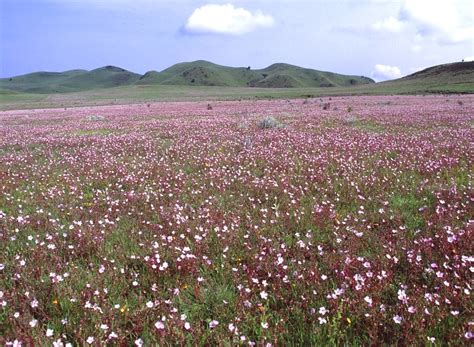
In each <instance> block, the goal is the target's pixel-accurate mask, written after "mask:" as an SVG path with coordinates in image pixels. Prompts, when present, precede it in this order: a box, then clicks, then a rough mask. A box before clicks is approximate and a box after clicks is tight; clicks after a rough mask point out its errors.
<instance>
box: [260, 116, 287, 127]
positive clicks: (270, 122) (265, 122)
mask: <svg viewBox="0 0 474 347" xmlns="http://www.w3.org/2000/svg"><path fill="white" fill-rule="evenodd" d="M258 127H259V128H260V129H275V128H282V127H283V125H282V124H281V123H280V122H279V121H277V120H276V119H275V118H273V117H267V118H265V119H262V120H261V121H260V122H258Z"/></svg>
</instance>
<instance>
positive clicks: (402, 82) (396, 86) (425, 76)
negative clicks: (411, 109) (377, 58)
mask: <svg viewBox="0 0 474 347" xmlns="http://www.w3.org/2000/svg"><path fill="white" fill-rule="evenodd" d="M375 87H376V91H381V92H382V91H389V90H390V91H393V92H394V93H397V94H398V93H414V92H416V93H474V62H472V61H471V62H462V63H450V64H442V65H436V66H432V67H429V68H427V69H424V70H421V71H418V72H415V73H413V74H411V75H408V76H405V77H402V78H399V79H396V80H391V81H386V82H381V83H377V84H376V85H375Z"/></svg>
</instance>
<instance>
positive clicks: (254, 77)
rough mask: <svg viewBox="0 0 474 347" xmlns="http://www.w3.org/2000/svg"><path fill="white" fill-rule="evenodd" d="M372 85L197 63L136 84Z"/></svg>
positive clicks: (284, 67) (294, 70)
mask: <svg viewBox="0 0 474 347" xmlns="http://www.w3.org/2000/svg"><path fill="white" fill-rule="evenodd" d="M373 82H374V81H373V80H371V79H370V78H367V77H360V76H347V75H341V74H336V73H332V72H325V71H318V70H313V69H305V68H301V67H299V66H294V65H290V64H282V63H279V64H273V65H270V66H269V67H267V68H265V69H258V70H252V69H250V67H228V66H223V65H217V64H214V63H211V62H208V61H204V60H198V61H194V62H190V63H180V64H176V65H173V66H171V67H169V68H167V69H166V70H163V71H162V72H156V71H150V72H147V73H146V74H145V75H144V76H142V77H141V78H140V80H139V81H138V82H137V84H141V85H146V84H148V85H153V84H163V85H199V86H224V87H261V88H308V87H343V86H351V85H359V84H368V83H373Z"/></svg>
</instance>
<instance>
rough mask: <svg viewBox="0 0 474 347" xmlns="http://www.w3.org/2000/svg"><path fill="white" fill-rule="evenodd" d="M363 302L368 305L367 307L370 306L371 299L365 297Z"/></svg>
mask: <svg viewBox="0 0 474 347" xmlns="http://www.w3.org/2000/svg"><path fill="white" fill-rule="evenodd" d="M364 301H365V302H366V303H367V304H369V306H372V298H371V297H370V296H366V297H365V298H364Z"/></svg>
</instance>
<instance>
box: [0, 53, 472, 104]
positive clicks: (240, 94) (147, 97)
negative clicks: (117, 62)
mask: <svg viewBox="0 0 474 347" xmlns="http://www.w3.org/2000/svg"><path fill="white" fill-rule="evenodd" d="M197 63H198V62H195V63H182V64H177V65H174V66H172V67H171V68H169V69H166V70H164V71H163V72H160V73H158V72H156V71H151V72H147V73H146V74H145V75H143V76H142V77H140V78H139V77H138V75H135V74H133V73H130V72H128V71H126V70H122V69H119V68H114V67H106V68H102V69H97V70H94V71H91V72H85V71H83V70H73V71H69V72H66V73H59V75H65V74H66V75H67V76H68V77H67V78H64V76H63V77H58V76H56V74H55V73H35V74H29V75H25V76H21V77H15V78H13V79H12V81H9V79H0V109H3V110H7V109H28V108H50V107H74V106H84V105H91V106H92V105H111V104H130V103H144V102H153V101H179V100H186V101H197V100H241V99H274V98H275V99H290V98H291V99H295V98H312V97H323V96H336V95H389V94H430V93H446V94H449V93H474V63H471V62H469V63H455V64H446V65H440V66H438V67H433V68H429V69H426V70H423V71H421V72H419V73H415V74H413V75H410V76H407V77H404V78H401V79H398V80H393V81H387V82H382V83H368V84H359V85H349V86H347V85H346V86H339V87H331V88H328V87H301V85H304V83H303V82H301V81H303V77H304V76H306V78H310V77H308V76H313V75H312V73H321V74H324V73H322V72H317V71H315V70H308V69H302V68H298V67H295V66H291V65H286V64H274V65H272V66H270V67H268V68H266V69H264V70H268V71H270V72H272V74H271V75H270V74H269V75H268V76H267V77H265V78H264V79H263V80H260V81H256V80H251V76H253V75H254V74H256V73H259V72H258V71H263V70H248V69H247V68H226V67H220V66H219V65H215V64H212V63H207V62H200V63H199V64H201V65H202V67H198V65H199V64H198V65H196V64H197ZM206 64H207V65H206ZM285 69H286V70H285ZM186 71H188V72H189V74H187V75H186V76H183V73H185V72H186ZM285 71H286V72H285ZM205 75H207V76H208V77H207V80H205V78H206V77H205ZM332 75H333V76H332V77H331V78H332V80H331V81H333V82H334V83H335V84H337V85H342V83H343V81H341V78H343V77H340V76H342V75H337V74H332ZM107 76H108V77H107ZM191 76H194V77H193V78H194V79H195V82H194V83H191V82H190V83H187V81H188V80H189V78H190V77H191ZM278 76H279V77H278ZM282 76H286V77H282ZM109 77H110V78H111V80H110V78H109ZM346 77H347V76H346ZM61 78H63V79H62V80H61ZM315 78H316V77H315ZM46 80H47V81H50V82H47V81H46ZM191 80H192V79H191ZM272 80H273V81H276V80H280V82H282V83H283V82H284V81H286V80H288V81H289V80H291V81H293V80H295V81H300V82H301V83H300V82H298V83H300V84H299V86H298V87H295V88H273V87H275V85H272V84H273V82H271V81H272ZM321 80H322V79H321ZM41 81H42V82H41ZM52 81H54V83H53V82H52ZM59 81H62V82H61V88H63V90H66V89H68V90H70V89H71V88H72V86H73V82H74V83H76V85H77V86H78V88H79V89H80V90H79V91H77V92H71V93H59V92H58V93H56V92H54V90H55V89H54V88H57V87H58V85H59V84H60V82H59ZM90 81H92V82H91V84H90V85H88V82H90ZM196 81H197V82H196ZM349 81H350V79H349ZM132 82H133V84H130V83H132ZM188 82H189V81H188ZM205 82H206V83H208V84H214V85H199V84H205ZM257 82H258V83H257ZM9 83H10V84H11V83H13V85H10V86H13V87H14V88H17V91H13V90H8V89H6V88H7V85H8V84H9ZM48 83H50V85H49V86H48V87H45V86H47V85H48ZM243 83H250V84H249V85H256V86H265V87H266V88H255V87H250V86H239V85H242V84H243ZM284 83H286V82H284ZM123 84H126V85H123ZM275 84H276V85H278V83H275ZM349 84H350V82H349ZM113 85H118V86H117V87H113V88H109V87H111V86H113ZM219 85H226V86H227V87H225V88H223V87H222V86H219ZM244 85H245V84H244ZM279 85H280V86H281V84H279ZM48 88H49V89H48ZM89 89H90V90H89ZM35 90H37V91H36V92H34V91H35ZM25 91H29V92H28V93H26V92H25ZM462 106H463V105H459V107H462ZM351 111H352V110H351Z"/></svg>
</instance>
